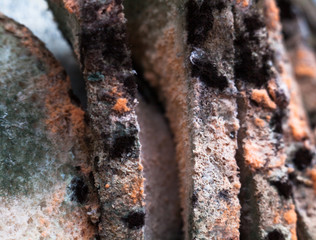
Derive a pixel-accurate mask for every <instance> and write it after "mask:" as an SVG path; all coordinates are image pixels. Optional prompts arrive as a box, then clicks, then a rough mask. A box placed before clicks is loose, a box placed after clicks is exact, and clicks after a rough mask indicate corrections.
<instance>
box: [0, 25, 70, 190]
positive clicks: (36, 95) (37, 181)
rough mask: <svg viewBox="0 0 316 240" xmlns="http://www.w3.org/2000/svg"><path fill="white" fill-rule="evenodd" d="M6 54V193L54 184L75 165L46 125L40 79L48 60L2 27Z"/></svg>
mask: <svg viewBox="0 0 316 240" xmlns="http://www.w3.org/2000/svg"><path fill="white" fill-rule="evenodd" d="M0 56H1V58H0V66H1V67H0V148H1V149H0V196H10V195H16V194H18V193H21V194H30V193H33V192H34V191H38V190H40V189H44V188H46V189H49V186H51V184H53V182H55V181H58V179H60V180H62V179H66V178H67V175H68V174H71V172H72V170H71V167H70V166H69V167H68V166H67V165H65V164H63V163H61V160H60V159H59V158H58V149H57V147H56V146H54V144H52V142H51V141H50V140H49V138H48V135H47V130H46V129H45V128H46V127H45V115H44V114H45V112H44V111H45V109H44V106H43V105H44V101H43V96H42V95H41V94H43V93H42V92H41V91H42V90H41V89H39V88H38V87H36V82H38V81H41V77H42V76H43V75H44V74H45V67H46V66H45V65H43V64H42V63H41V62H40V61H39V60H38V59H37V58H36V57H34V56H32V55H31V52H30V51H29V50H28V49H26V48H25V47H24V46H23V45H22V44H20V43H19V39H17V38H16V37H14V36H13V35H12V34H8V33H7V32H5V30H4V29H3V28H1V27H0ZM68 155H69V159H70V158H71V156H70V153H69V154H68ZM64 161H65V160H63V161H62V162H64ZM66 162H67V161H66ZM68 177H69V176H68Z"/></svg>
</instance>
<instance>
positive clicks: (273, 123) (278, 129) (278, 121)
mask: <svg viewBox="0 0 316 240" xmlns="http://www.w3.org/2000/svg"><path fill="white" fill-rule="evenodd" d="M284 116H285V113H284V111H282V110H280V111H276V112H275V113H274V114H273V116H272V118H271V120H270V127H271V128H272V129H273V131H274V132H275V133H280V134H282V133H283V127H282V123H283V118H284Z"/></svg>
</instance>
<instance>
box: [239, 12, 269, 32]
mask: <svg viewBox="0 0 316 240" xmlns="http://www.w3.org/2000/svg"><path fill="white" fill-rule="evenodd" d="M244 23H245V26H246V28H247V31H248V33H249V34H250V35H253V34H255V32H256V31H258V30H260V29H261V28H264V27H265V24H264V21H263V20H262V19H261V17H260V15H259V14H258V13H254V14H253V15H250V16H246V17H245V18H244Z"/></svg>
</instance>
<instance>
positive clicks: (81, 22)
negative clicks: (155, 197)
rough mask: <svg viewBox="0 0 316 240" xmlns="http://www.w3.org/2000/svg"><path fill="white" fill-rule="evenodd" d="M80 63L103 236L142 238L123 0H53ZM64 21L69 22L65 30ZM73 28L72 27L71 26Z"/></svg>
mask: <svg viewBox="0 0 316 240" xmlns="http://www.w3.org/2000/svg"><path fill="white" fill-rule="evenodd" d="M48 3H49V6H50V8H51V9H52V10H53V13H54V15H55V17H56V20H57V22H58V23H59V26H61V27H60V28H61V30H66V31H64V35H65V36H66V37H67V36H68V40H70V42H71V43H72V47H73V48H74V51H75V53H76V55H77V58H78V61H79V62H80V64H81V69H82V71H83V74H84V79H85V82H86V90H87V97H88V110H87V112H88V118H89V123H88V125H89V127H90V128H91V130H92V134H93V139H92V141H93V143H92V145H93V151H92V154H91V155H90V158H91V159H93V161H94V168H93V172H94V179H95V184H96V187H97V188H98V194H99V198H100V204H101V206H100V212H101V216H100V222H99V236H100V237H101V239H109V238H111V239H112V238H115V239H126V238H129V239H142V238H143V229H144V228H143V226H144V218H145V212H144V194H143V192H144V187H143V180H144V179H143V176H142V169H143V167H142V165H141V160H140V144H139V139H138V131H139V127H138V124H137V120H136V114H135V107H136V104H137V100H136V98H135V94H136V84H135V81H134V76H133V75H134V73H133V71H132V68H131V60H130V56H129V51H128V50H127V47H126V37H125V35H126V33H125V18H124V13H123V7H122V4H121V3H120V1H109V2H107V3H103V1H70V0H65V1H62V0H59V1H55V0H51V1H48ZM63 26H70V27H69V28H68V30H67V29H64V28H63ZM69 30H70V31H69Z"/></svg>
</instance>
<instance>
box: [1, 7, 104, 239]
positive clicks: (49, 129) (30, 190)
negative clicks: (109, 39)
mask: <svg viewBox="0 0 316 240" xmlns="http://www.w3.org/2000/svg"><path fill="white" fill-rule="evenodd" d="M0 56H1V58H0V66H1V67H0V79H1V80H0V133H1V134H0V145H1V151H0V215H1V219H0V239H87V240H88V239H93V238H94V236H95V235H96V227H95V226H94V224H93V223H92V222H94V223H95V222H96V221H97V220H98V212H97V209H98V202H97V201H98V200H97V197H96V195H95V190H94V186H93V185H92V184H91V183H90V180H89V173H90V172H91V170H90V169H91V167H90V164H89V162H87V157H88V152H89V150H88V145H87V143H86V138H87V137H88V136H89V132H88V131H87V129H86V126H85V122H84V112H83V111H82V110H81V109H80V108H79V107H77V106H75V105H74V104H72V100H71V99H70V97H69V96H68V92H69V80H68V78H67V76H66V74H65V72H64V71H63V69H62V68H61V67H60V65H59V64H58V63H57V61H56V60H55V59H54V58H53V56H52V54H51V53H50V52H48V50H47V49H46V48H45V47H44V44H43V43H41V42H40V41H39V40H38V39H37V38H36V37H34V36H33V35H32V33H31V32H30V31H29V30H28V29H27V28H26V27H24V26H22V25H19V24H17V23H15V22H14V21H13V20H11V19H9V18H7V17H5V16H4V15H3V14H1V13H0Z"/></svg>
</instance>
